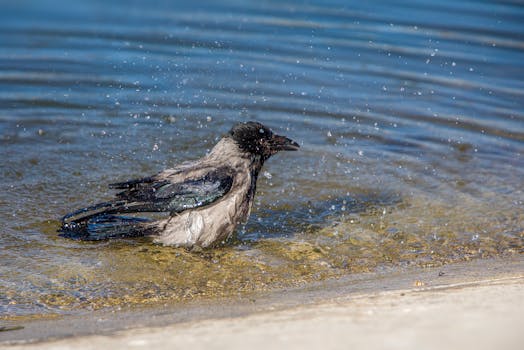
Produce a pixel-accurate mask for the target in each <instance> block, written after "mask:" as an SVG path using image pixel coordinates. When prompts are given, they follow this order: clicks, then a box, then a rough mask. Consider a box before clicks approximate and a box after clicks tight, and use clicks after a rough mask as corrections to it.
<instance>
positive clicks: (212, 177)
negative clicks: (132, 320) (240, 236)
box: [61, 122, 298, 248]
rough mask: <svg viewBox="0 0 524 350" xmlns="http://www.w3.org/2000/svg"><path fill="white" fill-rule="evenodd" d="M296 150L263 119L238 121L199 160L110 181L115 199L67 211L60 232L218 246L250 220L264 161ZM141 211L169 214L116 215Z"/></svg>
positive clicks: (94, 237) (96, 237) (87, 237)
mask: <svg viewBox="0 0 524 350" xmlns="http://www.w3.org/2000/svg"><path fill="white" fill-rule="evenodd" d="M296 149H298V144H296V143H295V142H294V141H292V140H290V139H288V138H286V137H283V136H279V135H275V134H273V133H272V132H271V131H270V130H269V129H268V128H266V127H264V126H263V125H262V124H260V123H255V122H248V123H240V124H238V125H236V126H235V127H234V128H233V129H231V131H230V132H229V134H228V135H226V136H225V137H224V138H222V139H221V140H220V141H219V142H218V143H217V144H216V145H215V147H214V148H213V149H212V150H211V152H210V153H209V154H207V155H206V156H204V157H203V158H201V159H199V160H196V161H191V162H185V163H182V164H180V165H178V166H176V167H174V168H172V169H167V170H164V171H163V172H160V173H159V174H157V175H154V176H152V177H148V178H143V179H138V180H132V181H127V182H122V183H117V184H113V185H110V186H111V187H113V188H116V189H121V190H123V191H122V192H120V193H117V195H116V197H117V198H116V199H115V200H113V201H110V202H105V203H100V204H97V205H94V206H91V207H87V208H84V209H80V210H78V211H76V212H73V213H71V214H68V215H66V216H65V217H64V218H63V226H62V229H61V231H62V232H63V235H65V236H67V237H71V238H79V239H85V240H99V239H106V238H114V237H127V236H141V235H148V236H152V237H153V240H154V241H155V242H157V243H161V244H164V245H172V246H183V247H193V246H199V247H204V248H205V247H211V246H214V245H216V244H219V243H221V242H223V241H225V240H226V239H227V238H228V237H229V236H230V235H231V234H232V233H233V232H234V230H235V228H236V226H237V225H238V224H240V223H243V222H245V221H247V219H248V217H249V213H250V211H251V207H252V204H253V199H254V195H255V190H256V182H257V177H258V173H259V172H260V169H261V168H262V166H263V164H264V161H265V160H267V159H268V158H269V157H270V156H271V155H273V154H275V153H276V152H278V151H280V150H296ZM139 212H168V213H169V215H168V216H167V217H166V218H161V219H158V220H155V221H146V220H143V219H134V218H129V217H122V216H116V215H115V214H123V213H139Z"/></svg>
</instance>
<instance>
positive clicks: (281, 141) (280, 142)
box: [271, 134, 300, 151]
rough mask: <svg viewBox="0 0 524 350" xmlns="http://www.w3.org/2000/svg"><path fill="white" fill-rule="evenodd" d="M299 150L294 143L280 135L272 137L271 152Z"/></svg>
mask: <svg viewBox="0 0 524 350" xmlns="http://www.w3.org/2000/svg"><path fill="white" fill-rule="evenodd" d="M299 148H300V146H299V145H298V143H296V142H295V141H293V140H291V139H289V138H287V137H285V136H280V135H276V134H275V135H273V138H272V139H271V149H272V150H273V151H296V150H298V149H299Z"/></svg>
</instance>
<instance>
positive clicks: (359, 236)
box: [0, 1, 524, 319]
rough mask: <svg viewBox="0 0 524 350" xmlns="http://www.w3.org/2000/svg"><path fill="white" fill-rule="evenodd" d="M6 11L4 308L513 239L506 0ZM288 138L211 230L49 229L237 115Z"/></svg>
mask: <svg viewBox="0 0 524 350" xmlns="http://www.w3.org/2000/svg"><path fill="white" fill-rule="evenodd" d="M1 7H2V11H0V29H1V30H0V47H1V50H0V145H1V146H0V147H1V150H2V155H1V157H0V176H1V178H2V181H1V182H0V193H2V195H1V196H0V220H1V221H0V222H2V223H3V225H2V227H1V229H0V247H1V248H2V249H1V250H0V262H1V264H0V315H1V317H2V318H7V319H18V318H23V319H25V318H27V317H28V318H37V317H51V316H53V315H56V314H59V315H60V314H69V313H81V312H83V311H85V310H90V309H94V308H101V307H119V306H123V305H135V304H144V303H146V304H147V303H158V302H162V303H165V302H170V303H173V302H180V301H184V300H189V299H192V298H195V297H216V296H231V295H238V294H243V293H249V292H251V291H253V290H264V289H275V288H280V287H287V286H296V285H302V284H303V283H305V282H308V281H312V280H319V279H324V278H328V277H334V276H340V275H343V274H348V273H357V272H361V271H369V270H375V269H388V268H401V267H403V266H406V265H411V264H417V265H421V266H430V265H438V264H444V263H448V262H453V261H460V260H469V259H473V258H482V257H490V256H506V255H512V254H521V253H522V252H523V248H524V210H523V208H524V207H523V205H524V194H523V188H524V157H523V153H524V8H523V7H522V6H519V5H518V4H517V3H516V2H515V3H513V2H510V1H508V2H505V3H502V2H493V3H492V2H479V3H476V2H460V3H456V2H453V1H444V2H440V3H439V4H435V3H434V2H430V1H399V2H396V3H395V4H392V3H391V2H389V1H384V2H382V3H381V2H375V3H374V4H373V5H371V4H362V3H358V2H356V3H348V2H343V1H340V2H338V1H331V2H325V1H316V2H315V1H313V2H310V3H308V4H295V3H293V2H287V1H284V2H282V1H279V2H263V3H261V2H255V1H253V2H235V1H231V2H229V1H223V2H220V4H216V3H207V4H205V3H202V2H198V3H197V2H193V3H191V2H189V3H185V4H181V3H179V2H176V4H175V2H173V3H171V2H144V3H143V4H139V3H138V2H133V3H132V4H129V3H128V2H123V1H122V2H119V1H103V2H102V1H78V2H76V3H75V4H70V3H69V2H67V3H62V2H59V1H27V2H24V5H14V4H5V3H4V4H2V5H1ZM252 119H254V120H259V121H261V122H263V123H265V124H267V125H269V126H271V127H272V128H273V129H274V130H275V131H276V132H278V133H282V134H285V135H287V136H289V137H291V138H293V139H295V140H297V141H299V143H300V144H301V146H302V148H301V150H300V151H299V152H294V153H285V154H280V155H278V156H275V157H274V158H273V159H271V160H270V161H269V162H268V163H267V164H266V166H265V169H264V170H265V173H264V175H263V176H261V178H260V179H259V183H258V192H257V198H256V205H255V208H254V210H253V212H252V215H251V218H250V220H249V222H248V223H247V225H246V226H245V227H244V228H241V229H239V231H238V233H237V235H236V237H235V238H234V239H232V240H231V241H230V242H228V244H227V245H226V246H224V247H221V248H218V249H216V250H209V251H204V252H202V253H189V252H187V251H185V250H184V249H175V248H170V247H162V246H157V245H153V244H151V243H150V242H149V241H147V240H145V239H138V240H137V239H129V240H119V241H111V242H98V243H89V242H88V243H86V242H76V241H71V240H67V239H63V238H60V237H58V236H57V233H56V230H57V228H58V226H59V221H58V219H59V218H60V217H61V216H62V215H63V214H65V213H67V212H68V211H71V210H73V209H75V208H78V207H81V206H84V205H86V204H90V203H94V202H97V201H101V200H104V199H107V198H109V197H110V196H111V193H112V192H111V191H109V190H108V189H107V187H106V184H107V183H110V182H115V181H120V180H126V179H129V178H133V177H136V176H145V175H150V174H153V173H155V172H157V171H159V170H161V169H163V168H165V167H168V166H170V165H172V164H176V163H179V162H181V161H184V160H187V159H193V158H197V157H200V156H201V155H203V154H204V153H205V152H206V151H207V150H209V149H210V148H211V147H212V145H213V144H214V143H215V142H216V140H217V139H218V138H219V137H220V136H221V135H222V134H223V133H225V132H226V131H227V130H228V129H229V128H230V127H231V126H232V125H233V124H234V123H235V122H238V121H244V120H252Z"/></svg>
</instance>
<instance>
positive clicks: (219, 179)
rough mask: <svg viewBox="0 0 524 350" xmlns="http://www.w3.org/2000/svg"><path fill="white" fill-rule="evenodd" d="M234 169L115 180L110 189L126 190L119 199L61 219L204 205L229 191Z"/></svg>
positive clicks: (78, 218) (118, 194)
mask: <svg viewBox="0 0 524 350" xmlns="http://www.w3.org/2000/svg"><path fill="white" fill-rule="evenodd" d="M233 178H234V172H233V170H232V169H231V168H229V167H226V166H223V167H219V168H214V169H209V170H208V171H206V172H204V173H203V174H201V175H200V176H196V177H190V178H187V179H184V180H182V181H175V180H174V179H173V178H172V177H169V176H168V177H165V176H162V173H161V174H159V175H157V176H152V177H147V178H143V179H138V180H132V181H127V182H121V183H115V184H112V185H110V187H111V188H115V189H123V191H121V192H119V193H117V194H116V199H115V200H112V201H109V202H104V203H99V204H96V205H93V206H90V207H87V208H82V209H80V210H77V211H75V212H73V213H70V214H67V215H66V216H64V217H63V218H62V221H63V222H64V223H69V222H80V221H85V220H88V219H90V218H92V217H94V216H99V215H109V214H123V213H137V212H171V213H178V212H181V211H184V210H186V209H191V208H197V207H202V206H205V205H208V204H210V203H213V202H214V201H216V200H218V199H219V198H221V197H222V196H224V195H225V194H226V193H228V192H229V190H230V189H231V186H232V184H233Z"/></svg>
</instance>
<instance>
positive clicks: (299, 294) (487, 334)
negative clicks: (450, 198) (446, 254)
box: [0, 257, 524, 349]
mask: <svg viewBox="0 0 524 350" xmlns="http://www.w3.org/2000/svg"><path fill="white" fill-rule="evenodd" d="M381 276H382V277H381ZM369 277H371V276H369ZM366 281H367V282H366ZM348 283H349V284H350V285H348ZM366 283H369V280H367V279H361V280H358V279H357V280H355V279H354V278H353V279H351V278H348V279H342V280H338V281H332V282H329V283H327V284H326V283H324V284H322V285H318V286H316V287H313V288H311V289H309V290H301V291H288V292H287V293H282V292H280V296H278V294H276V295H273V296H266V297H263V296H262V297H261V299H260V300H258V301H256V302H251V304H250V305H251V306H249V307H248V306H245V308H243V307H242V305H240V308H237V309H235V310H236V312H232V313H231V314H229V315H228V314H227V313H222V314H220V312H218V313H217V316H216V317H213V316H212V315H210V314H206V313H205V312H204V311H202V310H208V311H209V310H211V311H213V310H215V311H217V310H222V311H224V310H227V309H229V307H227V305H226V307H222V308H221V307H217V306H210V305H208V306H206V307H205V308H203V309H198V310H200V311H197V312H195V313H193V314H192V316H190V317H189V319H179V320H177V319H170V317H173V314H176V313H177V312H175V311H169V312H168V311H166V310H164V311H163V313H159V312H158V311H156V313H155V312H153V313H151V314H148V312H149V311H148V312H141V313H138V314H136V313H134V316H133V317H132V318H127V319H126V317H130V316H125V315H124V314H123V315H124V316H123V318H122V320H123V322H124V323H125V322H127V323H128V325H127V326H125V327H124V326H122V327H120V328H128V329H124V330H118V327H116V328H113V330H109V331H107V330H108V327H103V329H105V330H106V331H107V333H103V332H102V330H101V329H100V332H102V333H103V334H102V335H93V333H94V334H97V331H94V332H87V333H91V335H83V336H69V337H67V338H63V339H57V340H49V338H52V337H53V335H52V334H51V333H50V334H49V335H48V337H47V340H45V341H39V342H36V343H25V344H24V343H16V342H17V339H16V337H13V336H12V337H11V339H6V337H5V336H7V335H8V334H9V333H11V332H6V333H4V334H3V335H0V337H3V338H4V339H3V341H4V343H3V344H4V345H3V347H5V348H8V349H69V348H82V349H107V348H112V349H117V348H144V349H150V348H155V349H173V348H185V347H191V348H192V349H218V348H219V349H222V348H228V349H246V348H247V349H264V348H267V347H271V348H286V349H316V348H322V349H350V348H365V349H382V348H387V349H420V348H423V349H457V348H462V349H465V348H467V349H494V348H496V347H499V348H504V349H520V348H521V347H522V344H523V343H524V333H523V332H522V330H523V329H524V328H523V327H524V259H522V258H521V257H517V258H516V259H512V260H511V261H504V260H498V261H479V262H471V263H467V264H457V265H453V266H447V267H441V268H439V269H427V270H424V271H422V272H419V273H414V272H413V271H403V272H402V273H400V274H398V275H395V276H389V274H388V275H387V276H386V275H380V274H377V275H375V283H374V288H375V290H372V286H367V284H366ZM380 286H382V287H380ZM403 286H404V288H402V287H403ZM379 287H380V288H379ZM325 288H329V291H327V290H325ZM355 288H356V289H355ZM367 288H371V289H369V290H368V289H367ZM264 298H265V299H264ZM288 298H289V300H294V302H295V303H294V302H291V301H290V302H287V301H286V300H287V299H288ZM277 300H278V302H276V301H277ZM242 303H243V302H240V304H242ZM286 303H287V304H286ZM248 304H249V303H246V305H248ZM253 304H255V305H256V306H254V305H253ZM237 307H238V305H237ZM186 311H187V310H186ZM193 311H194V310H193ZM183 314H185V315H188V314H187V312H186V313H183ZM189 314H191V313H189ZM148 315H149V316H152V315H153V316H154V317H152V318H154V319H156V320H157V322H158V323H156V324H155V322H152V323H149V326H144V324H142V325H140V324H133V322H129V320H131V319H135V317H136V319H141V318H143V317H146V316H148ZM162 315H163V317H164V318H162ZM197 315H200V316H198V317H197ZM108 318H110V317H109V316H108ZM150 318H151V317H150ZM115 319H118V316H116V318H115ZM115 319H111V322H109V323H108V324H112V325H113V326H115V324H114V323H113V321H114V320H115ZM126 320H127V321H126ZM84 321H85V322H84V323H82V322H81V321H80V320H70V321H67V322H69V324H70V325H74V323H75V322H79V323H78V325H81V324H86V325H88V327H89V321H88V320H84ZM57 322H58V323H57ZM57 322H48V323H47V326H50V327H57V326H58V327H60V323H59V322H60V321H57ZM97 323H100V322H95V324H97ZM116 324H118V322H116ZM145 324H146V325H147V324H148V323H147V322H146V323H145ZM45 325H46V323H37V325H36V328H33V331H35V332H37V330H38V327H45ZM152 326H154V327H152ZM91 327H92V326H91ZM95 328H96V327H95ZM71 329H72V330H74V329H78V327H74V326H72V328H71ZM13 332H16V331H13ZM25 332H31V326H30V327H28V328H27V329H26V331H25ZM12 334H15V333H12ZM20 334H21V335H22V336H23V332H22V333H20ZM27 334H29V333H27ZM54 337H60V335H59V334H56V335H55V336H54ZM22 338H23V337H22ZM20 340H22V339H20V338H19V339H18V341H20ZM25 340H31V337H28V336H26V338H25ZM33 340H34V339H33ZM6 342H10V343H11V345H8V344H7V343H6ZM13 342H15V343H13Z"/></svg>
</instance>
